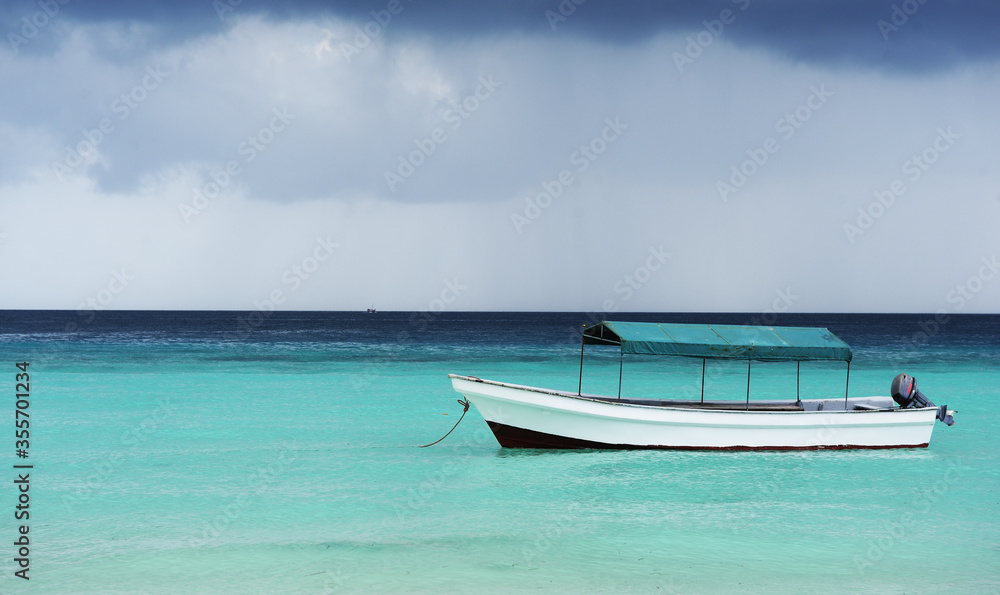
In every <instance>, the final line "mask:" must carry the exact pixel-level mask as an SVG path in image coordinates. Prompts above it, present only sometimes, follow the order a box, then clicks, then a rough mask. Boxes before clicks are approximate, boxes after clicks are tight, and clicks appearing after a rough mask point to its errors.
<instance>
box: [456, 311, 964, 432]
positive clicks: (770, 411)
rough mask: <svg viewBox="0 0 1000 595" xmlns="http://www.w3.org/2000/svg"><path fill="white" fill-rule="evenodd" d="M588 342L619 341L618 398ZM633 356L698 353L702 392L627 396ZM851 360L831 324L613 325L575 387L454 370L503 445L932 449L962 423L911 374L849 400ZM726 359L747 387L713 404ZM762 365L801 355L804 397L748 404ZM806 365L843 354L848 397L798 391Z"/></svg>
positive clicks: (600, 328)
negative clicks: (591, 390) (624, 383)
mask: <svg viewBox="0 0 1000 595" xmlns="http://www.w3.org/2000/svg"><path fill="white" fill-rule="evenodd" d="M587 345H610V346H619V347H620V355H619V374H618V378H619V380H618V394H617V395H616V396H610V395H596V394H586V393H583V392H582V387H583V364H584V347H585V346H587ZM626 355H659V356H669V357H682V358H693V359H700V360H701V399H700V400H695V399H693V398H687V399H681V398H672V399H671V398H666V399H665V398H662V397H663V396H664V395H645V398H638V397H637V396H628V397H623V396H622V394H621V379H622V373H623V366H624V358H625V356H626ZM852 357H853V354H852V351H851V348H850V346H849V345H848V344H847V343H845V342H844V341H842V340H841V339H840V338H838V337H837V336H836V335H834V334H833V333H831V332H830V331H829V330H828V329H825V328H807V327H769V326H737V325H708V324H676V323H648V322H614V321H604V322H601V323H599V324H595V325H592V326H590V327H585V328H584V330H583V334H582V338H581V342H580V374H579V379H578V384H577V390H576V392H573V391H566V390H553V389H548V388H540V387H534V386H524V385H519V384H511V383H507V382H499V381H494V380H486V379H481V378H478V377H476V376H462V375H457V374H449V378H450V379H451V382H452V386H453V387H454V389H455V390H456V391H457V392H459V393H460V394H462V395H464V396H465V398H466V399H467V400H468V401H469V402H471V403H472V404H473V405H475V407H476V409H477V410H478V411H479V413H480V414H481V415H482V416H483V418H484V419H485V421H486V423H487V424H488V425H489V427H490V430H492V431H493V435H494V436H495V437H496V439H497V441H498V442H499V443H500V445H501V446H502V447H506V448H556V449H578V448H594V449H674V450H817V449H863V448H924V447H927V446H928V445H929V443H930V439H931V432H932V431H933V429H934V425H935V422H936V421H941V422H944V423H945V424H947V425H949V426H950V425H952V423H953V422H954V417H953V414H954V412H953V411H951V410H949V409H948V407H947V406H946V405H945V406H941V407H938V406H936V405H934V404H933V403H932V402H931V401H930V400H929V399H928V398H927V397H925V396H924V395H923V393H921V392H920V391H919V390H918V389H917V383H916V380H915V379H914V378H913V377H912V376H909V375H907V374H899V375H898V376H896V377H895V378H894V379H893V380H892V382H891V386H890V396H864V397H851V396H849V386H850V370H851V359H852ZM721 359H729V360H746V362H747V391H746V395H745V396H744V395H743V394H742V391H739V392H740V393H741V394H739V396H738V397H734V398H732V399H728V400H705V365H706V361H707V360H721ZM755 361H766V362H777V361H785V362H796V394H794V395H791V394H788V395H781V397H782V398H770V399H766V400H757V399H755V400H753V401H751V400H750V375H751V366H752V362H755ZM809 361H828V362H830V361H841V362H846V364H847V371H846V379H845V383H844V396H843V398H839V397H835V398H822V399H801V398H800V395H799V394H798V392H799V379H800V371H801V363H802V362H809ZM689 388H691V389H692V390H689V391H686V392H687V394H685V395H684V396H688V397H693V396H696V395H697V388H696V387H689ZM692 393H693V394H692ZM675 396H677V395H675ZM768 396H771V395H768Z"/></svg>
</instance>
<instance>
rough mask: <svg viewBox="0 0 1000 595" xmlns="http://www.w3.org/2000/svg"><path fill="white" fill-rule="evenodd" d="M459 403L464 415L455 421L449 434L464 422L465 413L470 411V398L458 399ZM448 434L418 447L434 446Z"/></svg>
mask: <svg viewBox="0 0 1000 595" xmlns="http://www.w3.org/2000/svg"><path fill="white" fill-rule="evenodd" d="M458 404H459V405H461V406H462V417H459V418H458V421H456V422H455V425H453V426H452V427H451V429H450V430H448V434H451V433H452V432H454V431H455V428H457V427H458V424H460V423H462V420H463V419H464V418H465V414H466V413H467V412H468V411H469V400H468V399H458ZM448 434H445V435H444V436H441V437H440V438H438V439H437V440H435V441H434V442H431V443H430V444H423V445H421V446H418V447H417V448H427V447H428V446H434V445H435V444H437V443H438V442H441V441H442V440H444V439H445V438H447V437H448Z"/></svg>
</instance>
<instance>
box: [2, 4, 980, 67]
mask: <svg viewBox="0 0 1000 595" xmlns="http://www.w3.org/2000/svg"><path fill="white" fill-rule="evenodd" d="M44 2H45V0H43V3H44ZM400 2H401V4H400V5H401V6H402V7H403V11H404V13H405V17H400V18H398V19H396V20H395V22H393V23H392V24H391V29H392V30H393V32H392V34H393V35H395V34H398V33H408V34H416V35H430V36H433V37H435V38H438V39H472V38H478V37H482V36H489V35H507V34H529V35H559V36H562V37H573V36H577V37H582V38H587V39H592V40H596V41H601V42H607V43H614V44H634V43H643V42H645V41H646V40H648V39H650V38H651V37H654V36H656V35H658V34H661V33H677V32H681V33H685V34H686V33H692V32H694V33H696V32H698V31H699V30H702V29H704V28H705V25H704V23H705V22H706V21H712V20H715V19H718V18H719V15H720V13H722V11H724V10H734V11H736V12H738V13H739V19H738V22H737V23H734V24H733V26H731V27H728V28H726V29H724V30H723V32H722V35H724V36H725V38H727V39H729V40H730V41H733V42H735V43H738V44H741V45H745V46H757V47H762V48H765V49H768V50H770V51H775V52H779V53H782V54H785V55H787V56H788V57H790V58H792V59H795V60H804V61H809V62H813V63H819V64H834V65H850V66H855V67H858V66H860V67H866V68H875V69H882V70H904V71H924V70H939V69H942V68H950V67H954V66H956V65H958V64H961V63H963V62H965V61H969V60H990V59H993V58H996V57H997V56H998V55H1000V39H998V36H997V35H996V29H997V26H998V24H1000V6H998V5H997V4H996V3H994V2H989V1H988V0H968V1H936V0H881V1H876V2H871V1H868V0H846V1H822V2H801V1H795V0H780V1H773V2H763V1H762V0H732V1H727V0H708V1H697V0H686V1H682V2H654V1H652V0H631V1H623V2H602V1H599V0H588V1H587V2H583V3H581V4H579V5H577V4H576V3H575V2H573V0H547V1H546V0H521V1H510V2H490V3H474V4H470V3H468V2H462V1H459V0H439V1H436V2H434V1H420V0H418V1H416V2H412V1H411V0H400ZM48 3H49V4H53V5H55V4H58V0H48ZM220 3H221V4H220ZM388 3H389V2H388V0H386V1H370V2H349V1H347V0H343V1H328V2H321V1H309V0H298V1H293V2H278V1H264V0H242V1H239V0H218V1H217V2H209V1H208V0H183V1H179V2H165V1H154V2H142V3H139V2H130V1H126V0H121V1H107V2H99V3H92V2H70V3H68V4H66V5H65V6H60V11H61V13H60V16H59V17H56V18H53V20H56V19H57V18H58V19H63V18H65V19H70V20H74V21H77V22H82V23H107V22H128V21H136V22H141V23H149V24H153V25H156V27H157V28H156V29H155V30H154V32H153V33H152V34H151V35H149V37H148V38H147V43H149V44H151V45H156V44H162V43H167V42H169V41H170V40H177V39H186V38H191V37H196V36H199V35H203V34H207V33H213V32H218V31H220V30H223V29H224V28H225V27H226V21H227V19H230V18H232V17H233V16H234V15H236V16H252V15H259V16H264V17H266V18H270V19H277V20H303V19H314V18H327V17H334V18H341V19H349V20H352V21H358V22H362V23H363V22H365V21H368V20H370V19H372V15H371V12H372V11H376V12H377V11H383V10H385V9H386V7H387V6H388ZM229 4H235V6H232V7H231V8H232V10H229V8H230V7H229ZM220 6H222V7H223V10H219V7H220ZM39 7H40V4H39V2H37V1H36V2H29V1H27V0H18V1H17V2H12V3H7V4H5V6H4V8H3V9H0V28H3V29H7V30H8V31H10V32H13V33H17V32H18V28H19V26H21V25H22V24H23V21H22V19H24V18H26V17H30V16H31V15H32V14H35V13H37V12H38V11H39V10H40V8H39ZM219 13H221V18H220V14H219ZM563 19H564V20H563ZM880 22H881V23H882V24H881V25H880ZM553 25H554V26H553ZM49 37H50V36H47V35H45V32H44V31H43V34H42V35H40V36H39V41H38V42H36V43H33V44H32V45H31V46H28V47H27V49H28V50H37V49H41V48H45V47H51V44H50V43H48V41H49Z"/></svg>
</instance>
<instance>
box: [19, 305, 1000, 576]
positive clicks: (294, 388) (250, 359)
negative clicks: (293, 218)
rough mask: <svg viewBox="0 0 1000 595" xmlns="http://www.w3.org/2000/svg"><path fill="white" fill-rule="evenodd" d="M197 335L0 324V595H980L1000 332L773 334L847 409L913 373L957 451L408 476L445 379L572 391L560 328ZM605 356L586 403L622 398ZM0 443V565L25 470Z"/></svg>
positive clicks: (475, 432)
mask: <svg viewBox="0 0 1000 595" xmlns="http://www.w3.org/2000/svg"><path fill="white" fill-rule="evenodd" d="M73 314H74V313H70V314H69V315H73ZM38 316H39V317H40V318H44V317H43V316H41V315H38ZM149 316H152V315H149ZM206 316H208V315H206ZM214 316H216V317H222V318H226V320H225V321H223V322H221V323H219V324H215V323H214V322H212V321H211V320H209V319H208V318H206V319H205V320H198V321H194V322H189V323H187V324H186V325H178V324H177V323H176V321H174V322H171V321H170V320H158V321H156V323H155V324H153V323H150V324H151V325H152V326H150V325H147V326H142V325H139V326H141V328H137V327H136V325H132V324H129V320H120V319H116V318H114V317H111V318H110V319H108V320H106V321H105V322H104V326H95V327H94V328H92V329H90V330H87V331H85V332H79V331H74V332H72V333H67V332H64V331H61V330H57V331H52V330H51V328H50V327H52V326H53V325H56V323H53V322H51V321H49V322H46V321H45V320H42V321H41V322H39V323H38V324H37V325H36V326H32V325H29V324H26V323H24V321H23V320H21V322H19V323H17V324H15V323H14V322H11V320H10V319H7V320H4V322H5V324H6V326H3V327H0V331H3V332H2V333H0V372H2V373H0V386H3V385H7V388H6V389H4V391H5V393H8V394H11V395H12V393H13V385H14V374H15V372H16V370H15V368H14V363H15V362H16V361H22V360H27V361H29V362H30V367H29V371H30V373H31V383H32V384H31V394H32V396H31V407H30V412H31V416H32V417H31V421H32V426H31V429H32V441H31V453H30V458H29V462H30V463H32V464H34V465H35V468H34V469H33V470H32V471H31V482H32V483H31V509H30V510H31V519H30V523H31V525H30V526H31V530H30V536H31V556H30V559H31V569H30V576H31V580H30V581H24V580H21V579H19V578H16V577H14V571H15V570H17V567H16V565H15V563H14V562H13V558H14V550H15V548H14V546H13V545H7V546H3V545H0V553H2V556H3V562H2V566H0V573H2V575H0V592H2V593H275V592H287V593H360V592H418V593H441V592H456V593H457V592H482V593H506V592H533V591H538V592H559V593H571V592H594V591H604V592H630V591H631V592H657V593H733V592H738V593H832V592H851V593H940V592H945V591H949V592H957V593H998V592H1000V525H998V521H1000V489H998V488H1000V457H998V454H997V435H998V429H1000V415H998V414H997V404H998V403H1000V355H998V350H997V346H996V340H995V339H996V337H997V335H996V334H995V333H996V329H997V328H1000V324H998V322H997V321H996V317H989V318H988V319H985V320H986V323H988V324H986V325H985V326H983V325H982V324H980V323H978V322H977V324H975V325H971V326H969V325H965V326H963V325H962V324H958V323H956V324H955V325H954V327H953V328H952V329H950V331H949V333H947V334H941V335H938V336H935V337H932V340H931V341H930V342H929V344H928V345H927V346H926V348H922V349H920V350H906V349H903V347H905V346H906V343H905V340H906V339H905V338H906V337H908V336H910V335H912V331H913V328H914V327H915V324H914V320H916V319H909V318H901V319H893V320H889V321H883V322H881V323H880V324H878V325H873V324H872V323H871V322H870V321H866V320H854V319H849V318H847V319H843V320H839V321H838V320H834V321H833V322H834V323H836V324H830V322H829V321H825V320H819V322H818V323H817V322H814V321H811V319H809V318H808V317H803V318H801V319H791V320H789V321H788V322H786V321H785V320H784V319H783V320H782V322H783V323H786V324H787V323H795V324H806V325H808V324H818V325H821V326H830V327H831V330H834V332H837V333H838V334H840V335H841V336H842V337H844V338H845V339H846V340H848V342H849V343H851V344H852V345H854V346H855V348H856V349H855V361H854V363H853V364H852V370H851V395H852V396H861V395H865V394H887V392H888V390H887V389H888V384H889V382H890V381H891V379H892V377H893V376H894V375H895V374H897V373H899V372H901V371H906V372H908V373H910V374H913V375H914V376H916V377H917V378H918V381H919V384H920V387H921V390H923V392H924V393H925V394H927V396H928V397H929V398H931V399H932V400H934V401H935V402H936V403H937V404H945V403H947V404H948V405H949V407H951V408H952V409H955V410H957V412H958V413H957V414H956V419H957V423H956V425H955V426H953V427H950V428H949V427H945V426H944V425H942V424H937V427H936V428H935V430H934V436H933V438H932V441H931V445H930V447H929V448H927V449H918V450H893V451H835V452H803V453H767V452H751V453H715V452H660V451H656V452H646V451H630V452H620V451H534V450H506V449H501V448H499V446H498V445H497V443H496V441H495V440H494V439H493V437H492V435H491V434H490V432H489V430H488V428H487V427H486V424H485V422H483V420H482V418H481V417H480V416H479V414H478V413H477V412H476V411H475V409H471V410H470V411H469V413H468V414H467V415H466V418H465V419H464V420H463V422H462V423H461V424H460V425H459V426H458V428H457V429H456V430H455V432H454V433H453V434H452V435H451V436H449V437H448V438H447V439H446V440H445V441H443V442H442V443H440V444H438V445H436V446H434V447H431V448H425V449H422V448H415V446H416V445H419V444H424V443H427V442H431V441H433V440H436V439H437V438H439V437H441V436H442V435H443V434H444V433H445V432H447V430H448V429H449V428H451V426H452V425H453V424H454V423H455V421H456V420H457V419H458V415H459V414H460V413H461V407H460V406H459V405H458V404H457V403H456V402H455V401H456V399H457V398H458V397H459V395H458V394H457V393H454V392H453V391H452V389H451V386H450V382H449V381H448V379H447V374H448V373H451V372H453V373H463V374H474V375H477V376H481V377H484V378H495V379H501V380H507V381H512V382H523V383H529V384H538V385H542V386H550V387H553V388H565V389H575V388H576V381H577V373H578V368H577V366H578V364H579V359H578V358H579V351H578V346H576V347H575V346H574V345H573V344H572V342H571V341H570V340H569V339H567V338H566V336H565V335H563V334H560V333H561V329H562V328H563V327H564V326H566V325H565V324H564V323H563V321H562V318H567V319H568V320H570V321H571V322H570V323H569V324H571V325H573V324H575V322H572V321H574V320H576V319H575V318H574V317H573V316H569V315H551V316H550V317H549V318H550V319H554V322H551V324H550V326H548V327H545V328H534V329H533V330H530V331H525V332H521V331H519V330H518V327H519V326H520V327H521V328H526V327H528V326H530V325H531V324H534V320H535V319H530V320H526V319H525V318H524V316H525V315H522V316H521V317H520V318H519V317H518V316H517V315H509V316H508V317H509V320H505V319H504V315H495V316H494V318H492V319H490V320H489V321H484V320H482V319H480V318H476V317H475V316H472V315H468V316H466V317H460V316H458V315H455V316H454V317H453V318H448V315H442V316H441V318H440V319H438V320H434V321H432V324H431V325H429V327H428V328H426V329H425V328H423V325H421V326H420V327H419V328H418V327H416V326H415V325H414V323H413V321H412V320H410V319H408V318H406V317H405V316H403V315H397V318H395V319H394V318H392V315H389V316H388V317H387V318H385V319H382V320H380V321H379V322H378V323H373V322H370V321H366V320H360V321H358V320H355V319H354V318H350V317H343V316H342V317H340V318H338V317H336V316H334V315H331V317H332V321H324V322H317V320H316V319H313V318H310V319H307V320H290V321H279V320H277V319H273V320H271V321H268V323H266V324H264V325H262V327H261V328H260V329H257V330H256V331H255V332H254V333H253V334H251V335H250V336H240V337H232V336H225V335H224V332H226V331H225V329H227V328H228V326H232V325H231V324H230V323H231V320H232V317H233V315H232V314H226V313H220V314H215V315H214ZM378 316H382V315H381V314H380V315H378ZM734 316H735V315H734ZM560 317H562V318H560ZM213 320H214V319H213ZM279 322H280V324H279ZM706 322H710V321H706ZM59 324H62V323H61V322H59ZM838 324H839V325H840V326H841V327H843V329H839V328H838V327H837V325H838ZM46 325H48V326H46ZM226 325H228V326H226ZM56 326H57V327H58V328H60V329H61V328H62V327H61V326H58V325H56ZM179 326H183V328H179ZM15 327H16V328H15ZM483 327H488V328H489V329H492V331H491V332H489V333H484V331H482V330H481V329H482V328H483ZM967 327H968V328H967ZM46 329H48V330H46ZM400 329H403V330H404V331H406V330H407V329H409V333H408V334H405V335H404V334H401V333H400ZM504 329H506V330H504ZM418 331H419V332H418ZM599 351H600V350H598V352H595V353H594V354H592V355H591V354H588V359H587V360H586V363H585V382H584V390H593V391H598V390H607V391H614V390H617V356H616V355H614V354H611V353H608V352H603V353H601V352H599ZM4 370H6V371H4ZM745 372H746V370H745V364H739V365H734V366H728V367H727V366H726V365H721V364H720V365H719V366H717V367H716V369H714V370H713V369H710V370H709V375H710V379H712V381H713V383H712V384H710V389H709V390H710V391H716V393H717V394H718V396H721V395H722V394H725V393H728V392H730V391H736V392H740V391H745V384H744V383H745V376H744V375H745ZM807 372H809V373H810V382H811V383H812V384H808V385H807V384H806V382H804V383H803V389H804V390H808V391H809V394H815V395H822V394H825V393H824V391H829V393H830V394H831V395H836V394H843V393H842V391H843V381H844V369H843V368H842V367H837V366H824V365H818V364H813V365H812V367H810V368H807V365H805V364H804V365H803V378H804V379H805V378H806V376H807ZM753 374H754V377H753V385H752V395H751V398H767V397H768V396H772V393H773V392H775V391H785V390H787V389H788V386H789V384H788V383H789V381H791V382H792V384H791V385H790V386H791V387H792V390H794V366H792V367H791V368H789V367H788V366H784V367H783V366H782V365H781V364H767V365H764V364H762V365H761V367H760V369H758V368H757V366H756V365H755V367H754V371H753ZM625 375H626V382H625V384H624V389H623V390H624V392H625V394H629V391H637V393H638V392H641V391H643V390H646V389H647V385H648V384H649V383H652V382H654V381H656V382H660V381H662V383H666V384H668V385H669V384H670V383H671V382H673V383H674V384H675V386H685V385H687V384H689V383H690V382H692V381H694V382H700V362H697V363H692V362H685V361H681V362H671V363H669V364H668V363H665V362H656V361H644V360H627V362H626V364H625ZM790 379H791V380H790ZM662 383H661V384H662ZM5 402H6V403H7V405H5V406H4V407H3V408H0V415H2V416H4V417H8V419H11V418H13V416H14V405H13V399H12V398H9V399H5ZM4 409H6V412H4ZM444 414H447V415H444ZM8 423H9V422H8ZM10 442H11V444H9V445H4V446H5V448H3V449H0V460H2V461H3V462H4V463H6V468H7V469H8V470H7V471H6V473H5V475H4V477H5V479H4V482H3V485H4V488H3V490H2V491H0V508H2V509H5V510H7V511H8V512H7V513H5V514H4V515H3V517H2V518H3V521H2V522H0V544H2V543H8V544H11V543H12V541H13V540H14V539H16V533H15V532H16V528H15V523H14V520H13V518H12V511H13V507H14V505H15V503H16V498H17V495H16V492H15V488H14V484H13V483H12V482H13V479H15V475H14V470H13V469H11V465H13V464H17V463H20V462H24V461H21V460H18V459H16V458H15V457H14V455H13V446H14V445H13V436H10ZM0 445H2V442H0ZM8 451H9V452H8Z"/></svg>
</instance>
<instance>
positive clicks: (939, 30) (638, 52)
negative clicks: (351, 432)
mask: <svg viewBox="0 0 1000 595" xmlns="http://www.w3.org/2000/svg"><path fill="white" fill-rule="evenodd" d="M998 27H1000V7H998V6H997V5H996V4H995V3H992V2H986V1H981V2H973V1H970V2H958V1H947V0H904V1H898V0H896V1H886V2H884V1H868V0H864V1H862V0H851V1H839V2H835V1H830V2H825V1H819V0H814V1H809V2H801V1H794V2H793V1H791V0H785V1H775V2H766V3H765V2H762V1H761V0H732V1H730V0H712V1H678V2H670V3H663V2H652V1H624V2H601V1H599V0H585V1H584V0H561V1H560V0H548V1H543V0H509V1H505V2H492V3H468V2H457V1H440V2H434V1H431V0H378V1H373V2H322V1H318V0H316V1H308V0H298V1H292V2H280V3H279V2H274V1H267V0H242V1H240V0H216V1H211V0H198V1H180V2H165V1H163V2H155V1H154V2H142V3H139V2H131V1H130V2H126V1H115V2H84V1H82V0H36V1H35V2H28V1H21V0H19V1H15V2H4V3H3V4H2V5H0V33H3V34H4V37H3V39H2V40H0V279H2V281H0V308H18V309H19V308H33V309H34V308H39V309H47V308H54V309H69V310H80V311H81V312H87V311H90V310H104V309H208V310H217V309H218V310H253V309H258V310H262V311H267V310H271V309H279V310H362V309H364V308H367V307H370V306H375V307H376V308H378V309H381V310H427V311H430V312H438V311H463V310H508V311H525V310H538V311H587V312H595V313H598V314H602V315H606V316H608V317H610V316H611V315H612V314H613V313H614V312H629V311H658V312H671V311H699V312H704V311H736V312H748V313H755V312H756V313H762V314H763V313H769V312H925V313H931V312H939V313H947V314H957V313H982V312H992V313H996V312H1000V234H998V233H997V232H998V230H1000V162H998V157H1000V150H998V149H1000V143H998V140H997V139H1000V112H998V110H997V108H996V106H997V97H1000V36H998V35H996V31H997V30H998Z"/></svg>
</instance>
